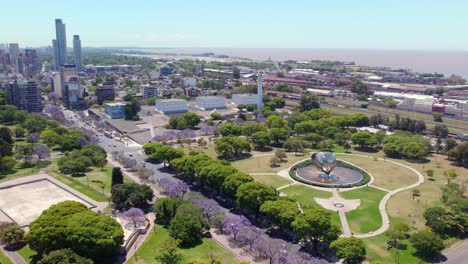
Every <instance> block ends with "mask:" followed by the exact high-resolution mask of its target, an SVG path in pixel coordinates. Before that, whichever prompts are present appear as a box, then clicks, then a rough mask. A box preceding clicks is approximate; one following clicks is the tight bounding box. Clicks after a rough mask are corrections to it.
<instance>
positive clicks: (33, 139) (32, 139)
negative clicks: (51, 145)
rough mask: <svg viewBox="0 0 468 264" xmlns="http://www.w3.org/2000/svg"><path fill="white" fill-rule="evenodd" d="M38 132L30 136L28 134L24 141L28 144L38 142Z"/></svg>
mask: <svg viewBox="0 0 468 264" xmlns="http://www.w3.org/2000/svg"><path fill="white" fill-rule="evenodd" d="M39 137H40V135H39V132H35V133H32V134H29V135H28V137H27V138H26V141H28V142H30V143H36V142H37V141H39Z"/></svg>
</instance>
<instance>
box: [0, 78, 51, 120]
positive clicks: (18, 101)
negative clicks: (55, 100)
mask: <svg viewBox="0 0 468 264" xmlns="http://www.w3.org/2000/svg"><path fill="white" fill-rule="evenodd" d="M5 98H6V101H7V103H8V104H12V105H15V106H16V107H17V108H18V109H21V110H25V111H28V112H30V113H31V112H41V111H42V100H41V89H40V88H39V87H38V85H37V83H36V82H35V81H27V80H16V81H14V82H11V83H8V84H7V86H6V87H5Z"/></svg>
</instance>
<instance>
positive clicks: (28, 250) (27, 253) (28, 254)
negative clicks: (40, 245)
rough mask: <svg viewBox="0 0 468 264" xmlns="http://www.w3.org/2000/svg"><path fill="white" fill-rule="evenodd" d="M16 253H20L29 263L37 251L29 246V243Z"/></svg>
mask: <svg viewBox="0 0 468 264" xmlns="http://www.w3.org/2000/svg"><path fill="white" fill-rule="evenodd" d="M16 253H18V254H19V255H20V256H21V257H22V258H23V259H24V260H25V261H26V262H27V263H31V261H32V260H33V258H34V256H35V255H36V254H37V253H36V251H34V250H32V249H31V248H29V246H28V245H26V246H24V247H22V248H21V249H19V250H17V251H16Z"/></svg>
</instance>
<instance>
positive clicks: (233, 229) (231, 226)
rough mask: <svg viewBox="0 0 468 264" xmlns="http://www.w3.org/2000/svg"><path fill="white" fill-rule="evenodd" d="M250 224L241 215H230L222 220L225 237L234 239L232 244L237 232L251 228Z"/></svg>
mask: <svg viewBox="0 0 468 264" xmlns="http://www.w3.org/2000/svg"><path fill="white" fill-rule="evenodd" d="M251 225H252V224H251V223H250V221H249V219H247V218H246V217H245V216H243V215H231V216H228V217H226V218H225V219H224V224H223V227H224V233H225V234H226V235H232V238H233V239H234V242H236V241H237V234H239V232H240V231H241V230H242V229H244V228H246V227H249V226H251Z"/></svg>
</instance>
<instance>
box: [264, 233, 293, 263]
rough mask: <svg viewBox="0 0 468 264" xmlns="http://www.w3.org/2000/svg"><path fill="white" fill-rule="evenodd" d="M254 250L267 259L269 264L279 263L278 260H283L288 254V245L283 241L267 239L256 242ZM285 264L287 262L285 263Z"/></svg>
mask: <svg viewBox="0 0 468 264" xmlns="http://www.w3.org/2000/svg"><path fill="white" fill-rule="evenodd" d="M257 241H258V242H257V244H256V248H257V250H258V251H260V252H261V255H262V256H263V257H265V258H266V259H268V261H269V263H270V264H271V263H281V261H280V260H282V259H285V258H286V256H287V253H288V252H289V248H288V245H289V244H287V243H286V242H285V241H283V240H281V239H277V238H267V239H264V240H263V241H262V240H257ZM286 263H287V262H286Z"/></svg>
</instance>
